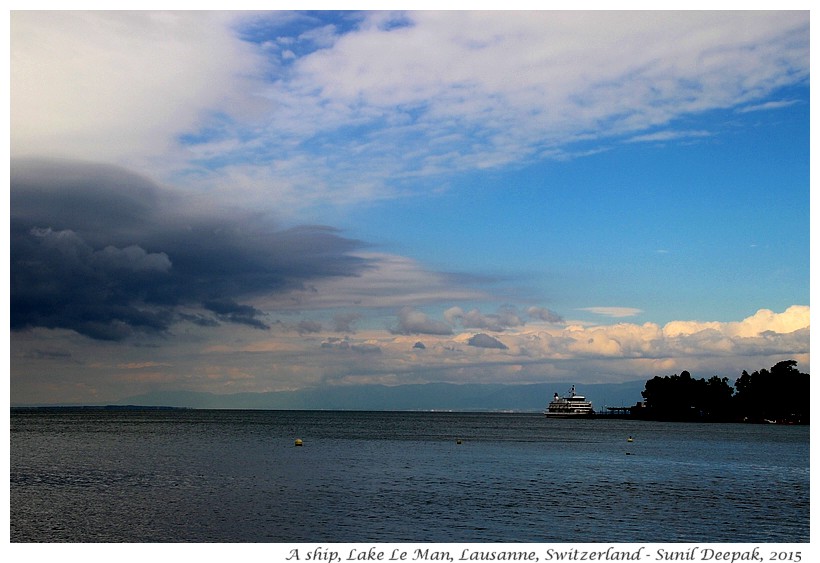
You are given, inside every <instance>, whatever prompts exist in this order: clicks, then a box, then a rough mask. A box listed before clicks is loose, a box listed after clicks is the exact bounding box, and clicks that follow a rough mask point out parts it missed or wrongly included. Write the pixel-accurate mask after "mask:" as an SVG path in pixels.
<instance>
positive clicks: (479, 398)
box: [114, 380, 646, 412]
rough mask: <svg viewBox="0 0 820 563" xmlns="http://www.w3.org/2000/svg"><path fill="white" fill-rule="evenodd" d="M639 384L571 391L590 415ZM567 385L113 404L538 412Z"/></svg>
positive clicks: (634, 396)
mask: <svg viewBox="0 0 820 563" xmlns="http://www.w3.org/2000/svg"><path fill="white" fill-rule="evenodd" d="M645 384H646V382H645V381H643V380H642V381H630V382H627V383H605V384H595V385H583V386H576V390H577V392H578V393H579V394H581V395H584V396H586V397H587V399H589V400H590V401H592V403H593V405H594V406H595V409H596V410H599V409H603V408H605V407H607V406H611V407H620V406H632V405H634V404H635V403H636V402H638V401H640V400H642V397H641V391H643V390H644V386H645ZM571 386H572V384H571V383H537V384H531V385H490V384H463V385H456V384H451V383H427V384H422V385H397V386H392V387H391V386H386V385H355V386H347V387H321V388H315V389H305V390H300V391H278V392H271V393H233V394H229V395H217V394H213V393H202V392H195V391H162V392H155V393H146V394H143V395H135V396H132V397H126V398H123V399H122V400H120V401H117V402H116V403H114V404H117V405H141V406H171V407H185V408H196V409H272V410H417V411H418V410H420V411H430V410H441V411H449V410H452V411H520V412H533V411H538V412H540V411H543V410H544V409H545V408H546V406H547V403H548V402H549V401H550V400H551V399H552V396H553V394H554V393H558V394H560V395H563V394H564V393H566V392H567V391H568V390H569V388H570V387H571Z"/></svg>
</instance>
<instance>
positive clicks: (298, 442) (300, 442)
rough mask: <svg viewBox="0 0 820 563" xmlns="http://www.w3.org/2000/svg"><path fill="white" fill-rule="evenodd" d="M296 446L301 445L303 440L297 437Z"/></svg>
mask: <svg viewBox="0 0 820 563" xmlns="http://www.w3.org/2000/svg"><path fill="white" fill-rule="evenodd" d="M293 445H294V446H301V445H302V440H301V439H300V438H296V441H295V442H294V443H293Z"/></svg>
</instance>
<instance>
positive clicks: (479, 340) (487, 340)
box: [467, 333, 507, 350]
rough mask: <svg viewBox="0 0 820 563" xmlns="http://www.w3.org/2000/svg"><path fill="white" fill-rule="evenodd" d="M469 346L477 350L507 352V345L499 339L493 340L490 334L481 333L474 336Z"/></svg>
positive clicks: (469, 341)
mask: <svg viewBox="0 0 820 563" xmlns="http://www.w3.org/2000/svg"><path fill="white" fill-rule="evenodd" d="M467 344H468V345H470V346H475V347H477V348H498V349H499V350H506V349H507V345H506V344H504V343H503V342H501V341H500V340H498V339H497V338H493V337H492V336H490V335H489V334H484V333H479V334H476V335H474V336H472V337H471V338H470V339H469V340H468V341H467Z"/></svg>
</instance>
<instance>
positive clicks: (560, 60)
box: [11, 11, 809, 208]
mask: <svg viewBox="0 0 820 563" xmlns="http://www.w3.org/2000/svg"><path fill="white" fill-rule="evenodd" d="M254 18H278V19H279V20H283V19H287V15H282V14H281V13H278V12H271V13H241V12H240V13H233V14H231V13H222V12H15V13H13V14H12V18H11V24H12V25H11V28H12V29H11V30H12V33H11V55H12V59H11V60H12V63H11V79H12V84H11V102H12V129H11V132H12V151H13V153H14V154H15V155H19V154H21V153H30V152H41V151H45V152H47V153H49V154H51V155H57V154H60V155H65V156H71V157H79V158H91V159H106V160H109V161H117V163H120V164H132V165H135V164H137V163H145V162H146V161H147V159H151V158H153V159H158V158H159V156H158V155H160V154H164V155H165V156H164V157H163V159H164V160H163V162H162V163H161V164H162V165H163V166H164V167H165V168H164V171H165V173H166V177H167V178H173V179H174V180H175V181H178V180H180V176H176V177H174V176H172V175H171V170H172V168H173V167H175V169H176V171H177V172H183V171H184V172H186V174H187V175H183V176H181V177H182V178H187V179H188V180H189V182H190V183H191V184H192V185H193V184H194V183H195V184H196V185H197V186H199V187H200V188H203V187H204V188H208V189H210V190H211V191H212V193H213V195H215V196H216V195H220V194H221V195H222V196H224V197H226V198H227V197H230V198H232V201H236V198H238V197H242V198H252V200H253V202H254V203H260V204H261V203H263V202H269V201H272V200H275V201H277V203H278V204H279V205H280V206H289V207H291V208H292V207H295V206H296V205H310V204H311V203H312V202H316V201H322V202H323V203H324V202H326V201H327V200H328V198H331V199H332V200H333V201H335V202H343V203H344V202H355V201H362V200H372V199H375V198H383V197H394V196H395V195H396V194H397V193H401V192H402V190H409V189H428V188H430V187H431V186H429V185H426V184H425V183H424V182H420V181H419V179H420V178H422V179H423V178H424V177H431V176H433V175H446V174H451V173H453V172H457V171H460V170H465V169H482V168H488V167H497V166H502V165H505V164H509V163H521V162H525V161H528V160H532V159H539V158H544V157H551V158H562V157H566V156H567V155H570V154H586V153H590V152H596V151H599V150H602V146H601V143H605V142H611V141H612V140H613V139H617V138H619V137H620V136H624V135H632V137H633V139H641V140H652V139H655V140H657V139H658V138H659V137H658V136H659V135H660V136H661V137H666V138H670V135H671V136H674V135H680V133H678V134H674V133H657V132H656V133H646V132H647V131H653V130H657V129H658V128H662V127H668V126H669V124H670V123H671V122H672V121H673V120H675V119H677V118H680V117H682V116H687V115H691V114H695V113H698V112H702V111H706V110H712V109H717V108H731V107H739V106H742V105H743V104H747V106H746V108H747V109H749V108H754V107H755V104H756V102H758V101H760V100H761V99H762V98H763V97H764V96H766V95H767V94H769V93H771V92H772V91H774V90H775V89H777V88H779V87H782V86H784V85H790V84H794V83H796V82H801V81H805V80H806V79H807V78H808V73H809V65H808V62H809V49H808V40H809V33H808V29H809V22H808V15H807V12H796V11H794V12H791V11H783V12H765V13H764V12H736V11H731V12H714V11H708V12H697V11H687V12H669V11H654V12H588V11H584V12H571V11H525V12H524V11H514V12H513V11H511V12H504V11H501V12H498V11H492V12H484V11H430V12H407V13H404V14H402V15H401V16H400V17H399V18H397V17H396V16H393V15H390V14H385V13H381V12H378V13H377V12H367V13H366V14H365V15H364V16H363V19H362V22H361V25H359V27H357V28H353V29H345V30H342V29H337V28H336V27H334V26H332V25H327V22H322V23H318V24H317V25H316V27H315V28H313V29H305V28H304V27H300V28H299V29H298V31H294V32H293V35H292V36H288V35H287V31H286V29H287V28H281V29H282V30H284V31H282V32H281V33H279V34H278V35H277V36H276V37H271V38H270V39H269V40H268V41H266V42H262V43H260V44H259V45H253V44H251V43H246V42H243V41H241V40H240V39H239V34H238V33H237V32H236V29H237V27H238V26H239V25H240V21H243V22H246V23H247V22H249V21H252V20H253V19H254ZM396 19H401V20H402V25H399V26H392V25H386V23H387V22H389V21H393V20H396ZM308 40H309V41H310V42H312V47H311V49H312V50H309V51H308V52H305V51H304V50H302V51H300V50H299V49H297V48H296V47H295V45H298V44H300V43H302V42H305V41H308ZM284 45H287V46H288V48H289V50H288V51H287V52H285V53H283V56H284V58H285V59H287V64H285V63H283V62H282V60H281V59H282V58H283V57H282V56H280V54H279V51H280V48H281V47H282V46H284ZM274 47H275V48H274ZM274 59H275V60H274ZM265 73H272V74H271V75H270V76H271V79H270V80H269V81H268V83H267V85H266V86H264V87H263V86H262V84H261V83H260V82H259V81H257V79H260V78H261V77H262V76H263V75H264V74H265ZM277 73H278V74H277ZM251 80H254V81H253V82H251ZM749 104H751V105H749ZM208 115H217V116H218V119H217V120H216V121H211V122H208V121H206V120H205V117H206V116H208ZM250 115H252V116H253V117H254V119H247V117H248V116H250ZM214 131H218V134H216V135H214V134H212V133H213V132H214ZM186 133H189V134H192V136H189V137H188V139H189V141H188V142H187V143H185V144H184V146H182V145H180V144H179V143H177V142H176V141H177V140H178V139H179V136H180V135H183V134H186ZM644 133H646V135H647V136H641V135H642V134H644ZM688 134H689V135H691V134H693V132H691V131H690V132H689V133H688ZM694 134H696V135H702V134H705V132H698V131H694ZM196 137H198V138H199V140H198V142H193V141H192V139H193V138H196ZM578 142H583V143H584V145H577V144H576V143H578ZM590 143H592V145H593V146H590ZM153 164H154V166H157V165H158V161H157V160H154V161H153ZM155 170H156V168H155ZM410 180H414V181H413V182H410ZM436 185H437V186H438V185H439V184H438V183H437V184H436ZM226 186H229V188H228V187H226ZM228 189H229V190H230V192H228Z"/></svg>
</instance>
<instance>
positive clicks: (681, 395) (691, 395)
mask: <svg viewBox="0 0 820 563" xmlns="http://www.w3.org/2000/svg"><path fill="white" fill-rule="evenodd" d="M733 393H734V389H732V387H731V386H730V385H729V380H728V379H726V378H725V377H724V378H720V377H718V376H714V377H712V378H711V379H709V381H706V380H703V379H693V378H692V376H691V374H690V373H689V372H688V371H683V372H681V374H680V375H677V374H675V375H671V376H667V377H657V376H656V377H654V378H652V379H650V380H649V381H647V382H646V386H645V390H644V391H643V392H642V393H641V395H643V398H644V401H645V404H646V408H645V409H644V410H643V411H642V416H645V417H649V418H653V419H656V420H681V421H683V420H716V421H717V420H731V419H732V415H733V413H732V394H733Z"/></svg>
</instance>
